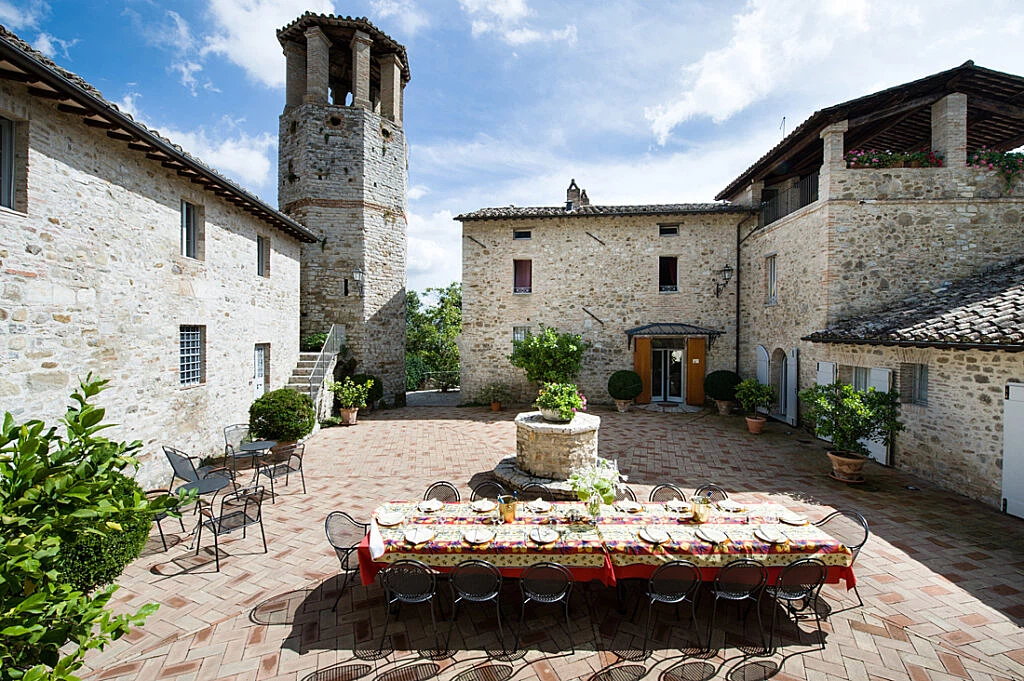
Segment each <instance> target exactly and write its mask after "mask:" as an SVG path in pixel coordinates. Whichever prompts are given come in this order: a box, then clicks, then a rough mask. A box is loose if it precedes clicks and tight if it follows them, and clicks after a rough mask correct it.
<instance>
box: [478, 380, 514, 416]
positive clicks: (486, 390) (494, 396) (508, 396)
mask: <svg viewBox="0 0 1024 681" xmlns="http://www.w3.org/2000/svg"><path fill="white" fill-rule="evenodd" d="M477 399H478V400H480V401H481V402H483V403H484V404H486V403H488V402H490V403H491V411H501V403H502V402H509V401H511V400H512V391H511V390H509V387H508V384H507V383H502V382H500V381H495V382H493V383H488V384H487V385H485V386H484V387H483V389H481V390H480V394H479V396H478V397H477Z"/></svg>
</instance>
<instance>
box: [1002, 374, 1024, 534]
mask: <svg viewBox="0 0 1024 681" xmlns="http://www.w3.org/2000/svg"><path fill="white" fill-rule="evenodd" d="M1003 510H1004V511H1006V512H1007V513H1009V514H1011V515H1015V516H1017V517H1019V518H1024V384H1022V383H1008V384H1007V385H1006V391H1005V393H1004V399H1003Z"/></svg>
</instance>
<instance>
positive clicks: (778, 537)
mask: <svg viewBox="0 0 1024 681" xmlns="http://www.w3.org/2000/svg"><path fill="white" fill-rule="evenodd" d="M754 536H755V537H757V538H758V539H760V540H761V541H766V542H768V543H769V544H785V543H786V542H787V541H788V540H789V538H788V537H787V536H786V535H785V534H783V533H782V532H781V531H780V530H779V528H777V527H775V526H773V525H761V526H759V527H755V528H754Z"/></svg>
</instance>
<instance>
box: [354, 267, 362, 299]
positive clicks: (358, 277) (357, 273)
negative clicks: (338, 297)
mask: <svg viewBox="0 0 1024 681" xmlns="http://www.w3.org/2000/svg"><path fill="white" fill-rule="evenodd" d="M352 281H354V282H355V284H356V291H358V292H359V295H363V270H362V269H360V268H359V267H356V268H355V269H354V270H352Z"/></svg>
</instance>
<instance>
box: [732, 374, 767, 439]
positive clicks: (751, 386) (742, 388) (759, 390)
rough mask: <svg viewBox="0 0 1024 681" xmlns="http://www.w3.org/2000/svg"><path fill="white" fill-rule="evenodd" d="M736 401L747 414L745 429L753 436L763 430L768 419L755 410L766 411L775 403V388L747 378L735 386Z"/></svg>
mask: <svg viewBox="0 0 1024 681" xmlns="http://www.w3.org/2000/svg"><path fill="white" fill-rule="evenodd" d="M736 400H737V401H738V402H739V403H740V407H742V408H743V411H745V412H747V429H748V430H749V431H750V432H751V433H754V434H757V433H760V432H761V431H762V430H764V424H765V423H766V422H767V420H768V419H766V418H765V417H763V416H761V415H760V414H758V413H757V410H758V409H767V408H768V407H770V406H771V405H773V404H774V403H775V388H773V387H771V386H770V385H765V384H764V383H759V382H758V380H757V379H756V378H748V379H746V380H744V381H740V383H739V385H737V386H736Z"/></svg>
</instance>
